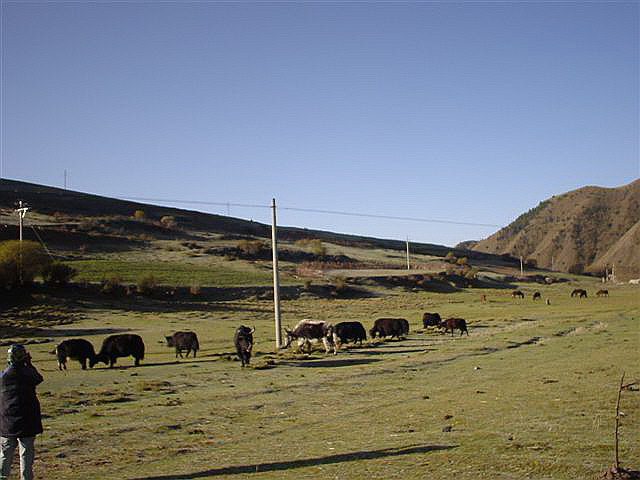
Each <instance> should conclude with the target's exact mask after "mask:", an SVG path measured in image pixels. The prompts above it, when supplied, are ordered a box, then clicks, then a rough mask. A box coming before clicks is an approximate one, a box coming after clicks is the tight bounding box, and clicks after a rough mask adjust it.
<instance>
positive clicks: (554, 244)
mask: <svg viewBox="0 0 640 480" xmlns="http://www.w3.org/2000/svg"><path fill="white" fill-rule="evenodd" d="M473 249H474V250H476V251H479V252H485V253H494V254H505V253H508V254H510V255H512V256H515V257H519V256H522V257H523V258H525V259H529V260H532V261H535V262H536V263H537V265H538V267H542V268H550V269H553V270H559V271H575V272H578V271H580V270H584V271H599V270H602V269H604V268H605V267H606V266H608V267H612V266H613V267H614V268H615V273H616V276H617V277H618V278H619V279H628V278H638V277H639V276H640V253H639V252H640V179H639V180H636V181H634V182H632V183H630V184H629V185H626V186H623V187H619V188H601V187H584V188H580V189H578V190H574V191H571V192H568V193H565V194H562V195H557V196H554V197H552V198H550V199H548V200H545V201H543V202H541V203H540V204H539V205H538V206H537V207H535V208H533V209H531V210H529V211H528V212H526V213H524V214H523V215H520V216H519V217H518V218H517V219H516V220H515V221H514V222H513V223H511V224H510V225H508V226H506V227H504V228H502V229H500V230H499V231H498V232H496V233H494V234H493V235H491V236H490V237H489V238H487V239H485V240H482V241H480V242H478V244H477V245H475V246H474V247H473Z"/></svg>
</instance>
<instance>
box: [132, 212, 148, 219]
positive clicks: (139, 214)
mask: <svg viewBox="0 0 640 480" xmlns="http://www.w3.org/2000/svg"><path fill="white" fill-rule="evenodd" d="M133 218H134V219H135V220H137V221H139V222H142V221H143V220H144V219H145V218H147V215H146V214H145V213H144V211H142V210H136V211H135V212H133Z"/></svg>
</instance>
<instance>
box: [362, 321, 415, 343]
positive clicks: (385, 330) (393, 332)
mask: <svg viewBox="0 0 640 480" xmlns="http://www.w3.org/2000/svg"><path fill="white" fill-rule="evenodd" d="M407 333H409V322H407V320H406V319H404V318H378V319H377V320H376V321H375V322H374V323H373V328H371V330H369V334H370V335H371V338H376V335H378V336H380V338H384V337H391V338H393V337H397V338H400V337H402V336H403V335H406V334H407Z"/></svg>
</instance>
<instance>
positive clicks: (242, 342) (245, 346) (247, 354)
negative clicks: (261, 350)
mask: <svg viewBox="0 0 640 480" xmlns="http://www.w3.org/2000/svg"><path fill="white" fill-rule="evenodd" d="M255 331H256V329H255V327H254V328H249V327H245V326H244V325H240V326H239V327H238V328H237V329H236V333H235V334H234V335H233V344H234V345H235V347H236V352H237V354H238V358H239V359H240V362H242V365H241V366H242V367H243V368H244V366H245V365H249V361H250V360H251V350H252V349H253V332H255Z"/></svg>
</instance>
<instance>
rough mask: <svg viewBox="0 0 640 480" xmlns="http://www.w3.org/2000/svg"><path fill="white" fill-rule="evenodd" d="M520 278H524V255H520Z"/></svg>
mask: <svg viewBox="0 0 640 480" xmlns="http://www.w3.org/2000/svg"><path fill="white" fill-rule="evenodd" d="M520 276H521V277H524V266H523V264H522V255H520Z"/></svg>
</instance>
